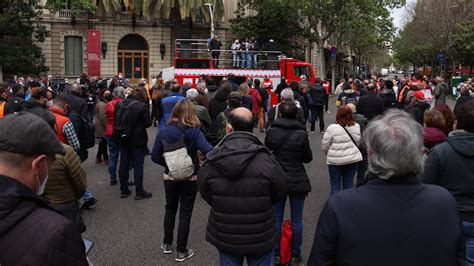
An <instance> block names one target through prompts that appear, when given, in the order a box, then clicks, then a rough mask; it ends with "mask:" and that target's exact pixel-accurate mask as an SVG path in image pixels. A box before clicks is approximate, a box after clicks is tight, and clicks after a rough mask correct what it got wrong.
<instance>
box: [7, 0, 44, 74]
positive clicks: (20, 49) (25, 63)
mask: <svg viewBox="0 0 474 266" xmlns="http://www.w3.org/2000/svg"><path fill="white" fill-rule="evenodd" d="M0 13H1V15H0V66H2V69H3V73H5V74H16V73H23V74H40V73H42V72H45V71H46V70H47V68H46V67H45V66H44V62H45V60H44V56H43V54H42V52H41V48H40V47H39V46H38V45H37V43H38V42H43V41H44V40H45V38H46V37H48V36H49V33H48V31H47V30H46V28H45V27H44V26H43V25H41V24H40V23H39V22H40V20H41V7H40V6H39V5H38V2H37V0H27V1H21V0H20V1H19V0H16V1H13V0H12V1H0Z"/></svg>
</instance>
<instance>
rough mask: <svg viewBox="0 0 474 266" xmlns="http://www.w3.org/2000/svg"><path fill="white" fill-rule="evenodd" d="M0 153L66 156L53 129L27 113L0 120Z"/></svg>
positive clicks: (37, 117) (35, 116)
mask: <svg viewBox="0 0 474 266" xmlns="http://www.w3.org/2000/svg"><path fill="white" fill-rule="evenodd" d="M0 151H6V152H10V153H16V154H23V155H41V154H46V155H55V154H62V155H64V154H66V150H65V149H64V147H63V145H62V144H61V142H59V140H58V137H57V136H56V134H55V133H54V131H53V129H52V128H51V127H50V126H49V125H48V124H47V123H46V122H45V121H44V120H43V119H42V118H41V117H39V116H37V115H34V114H31V113H28V112H18V113H15V114H11V115H7V116H5V117H4V118H3V119H0Z"/></svg>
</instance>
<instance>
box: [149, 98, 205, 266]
mask: <svg viewBox="0 0 474 266" xmlns="http://www.w3.org/2000/svg"><path fill="white" fill-rule="evenodd" d="M200 126H201V123H200V122H199V118H198V117H197V116H196V113H195V111H194V106H193V104H192V103H191V101H189V100H187V99H182V100H180V101H179V102H177V103H176V105H175V106H174V108H173V111H172V113H171V116H170V118H169V119H168V122H167V124H166V127H165V128H164V129H163V130H160V131H159V132H158V134H157V135H156V141H155V145H154V147H153V151H152V154H151V159H152V160H153V162H155V163H157V164H159V165H161V166H163V167H164V168H165V172H164V176H163V178H164V186H165V195H166V206H165V217H164V223H163V226H164V232H165V236H164V239H163V243H162V245H161V248H162V250H163V253H165V254H171V253H172V252H173V251H172V248H171V245H172V242H173V231H174V225H175V219H176V212H177V211H178V204H180V205H181V206H180V210H179V225H178V237H177V238H178V239H177V246H176V253H177V254H176V259H175V260H176V261H179V262H180V261H184V260H186V259H189V258H191V257H192V256H193V255H194V251H193V250H192V249H188V248H187V243H188V235H189V226H190V222H191V215H192V212H193V207H194V200H195V199H196V193H197V184H196V176H197V172H198V170H199V161H198V158H197V151H198V150H199V151H200V152H201V153H202V154H204V155H205V154H207V153H208V152H209V151H210V150H212V146H211V145H210V144H209V143H208V142H207V140H206V138H205V137H204V134H203V133H202V131H201V130H200ZM179 152H183V153H181V154H179V155H178V153H179ZM173 155H178V156H177V157H173ZM173 158H174V159H175V160H173ZM189 168H191V169H190V171H188V172H186V171H185V169H189Z"/></svg>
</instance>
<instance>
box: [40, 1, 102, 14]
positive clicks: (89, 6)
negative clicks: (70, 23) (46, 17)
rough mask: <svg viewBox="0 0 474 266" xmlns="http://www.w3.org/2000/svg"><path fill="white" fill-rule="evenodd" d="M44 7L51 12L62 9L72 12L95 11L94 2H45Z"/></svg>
mask: <svg viewBox="0 0 474 266" xmlns="http://www.w3.org/2000/svg"><path fill="white" fill-rule="evenodd" d="M45 7H46V8H47V9H49V10H51V11H53V12H56V11H58V10H59V9H63V8H67V9H70V10H72V11H73V12H78V11H90V12H92V11H95V10H96V9H97V7H96V1H94V0H47V1H46V6H45Z"/></svg>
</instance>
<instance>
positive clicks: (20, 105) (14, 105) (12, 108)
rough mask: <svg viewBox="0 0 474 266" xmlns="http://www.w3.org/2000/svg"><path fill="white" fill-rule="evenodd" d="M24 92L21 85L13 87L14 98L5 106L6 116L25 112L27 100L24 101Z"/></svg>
mask: <svg viewBox="0 0 474 266" xmlns="http://www.w3.org/2000/svg"><path fill="white" fill-rule="evenodd" d="M23 96H24V90H23V86H22V85H20V84H15V85H13V86H12V97H10V99H8V102H7V104H6V106H5V114H13V113H15V112H20V111H23V109H24V108H25V107H24V104H25V100H24V99H23Z"/></svg>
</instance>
